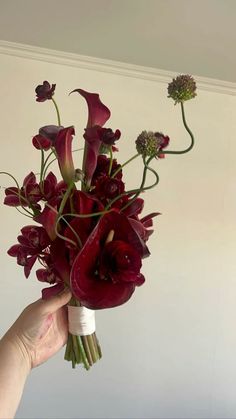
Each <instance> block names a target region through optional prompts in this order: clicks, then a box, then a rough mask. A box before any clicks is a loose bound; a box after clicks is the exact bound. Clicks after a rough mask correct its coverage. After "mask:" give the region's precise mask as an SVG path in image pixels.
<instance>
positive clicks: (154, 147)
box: [135, 131, 162, 157]
mask: <svg viewBox="0 0 236 419" xmlns="http://www.w3.org/2000/svg"><path fill="white" fill-rule="evenodd" d="M135 143H136V149H137V152H138V153H139V154H142V156H144V157H146V156H157V155H158V153H159V151H160V147H161V145H162V144H161V140H160V138H158V136H157V135H156V134H155V133H154V132H152V131H142V132H141V134H140V135H139V136H138V138H137V140H136V141H135Z"/></svg>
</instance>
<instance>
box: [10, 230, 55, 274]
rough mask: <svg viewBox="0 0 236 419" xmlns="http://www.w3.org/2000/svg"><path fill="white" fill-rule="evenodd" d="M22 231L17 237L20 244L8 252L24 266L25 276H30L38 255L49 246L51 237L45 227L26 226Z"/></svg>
mask: <svg viewBox="0 0 236 419" xmlns="http://www.w3.org/2000/svg"><path fill="white" fill-rule="evenodd" d="M21 233H22V234H21V235H20V236H18V237H17V240H18V242H19V244H15V245H13V246H12V247H11V248H10V249H9V250H8V252H7V253H8V254H9V255H10V256H13V257H16V258H17V263H18V265H21V266H24V272H25V276H26V278H28V276H29V274H30V271H31V269H32V267H33V265H34V263H35V261H36V260H37V258H38V256H40V254H42V252H43V250H44V249H46V248H47V247H48V246H49V244H50V239H49V237H48V235H47V233H46V231H45V230H44V228H43V227H38V226H33V225H29V226H25V227H23V228H22V229H21Z"/></svg>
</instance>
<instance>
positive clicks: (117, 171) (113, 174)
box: [111, 153, 140, 178]
mask: <svg viewBox="0 0 236 419" xmlns="http://www.w3.org/2000/svg"><path fill="white" fill-rule="evenodd" d="M138 156H140V154H139V153H137V154H135V155H134V156H132V157H131V158H130V159H129V160H127V161H126V162H124V163H123V164H121V165H120V167H118V169H116V170H115V172H114V173H112V176H111V177H112V178H113V177H115V176H116V175H117V173H119V171H120V170H122V169H123V167H124V166H126V165H127V164H128V163H130V162H131V161H132V160H134V159H136V157H138Z"/></svg>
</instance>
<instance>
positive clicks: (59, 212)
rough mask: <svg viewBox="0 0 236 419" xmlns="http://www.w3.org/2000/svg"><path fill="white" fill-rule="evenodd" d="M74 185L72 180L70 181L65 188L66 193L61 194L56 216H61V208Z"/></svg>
mask: <svg viewBox="0 0 236 419" xmlns="http://www.w3.org/2000/svg"><path fill="white" fill-rule="evenodd" d="M74 186H75V184H74V182H70V183H69V185H68V188H67V190H66V193H65V195H64V196H63V199H62V201H61V204H60V207H59V211H58V216H59V217H60V216H61V214H62V211H63V209H64V207H65V205H66V201H67V199H68V198H69V196H70V193H71V191H72V189H73V188H74Z"/></svg>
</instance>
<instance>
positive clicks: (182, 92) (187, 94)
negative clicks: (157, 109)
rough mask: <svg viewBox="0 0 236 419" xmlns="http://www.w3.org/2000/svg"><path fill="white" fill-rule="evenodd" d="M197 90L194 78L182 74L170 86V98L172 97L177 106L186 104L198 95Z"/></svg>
mask: <svg viewBox="0 0 236 419" xmlns="http://www.w3.org/2000/svg"><path fill="white" fill-rule="evenodd" d="M196 88H197V86H196V82H195V80H194V78H193V77H192V76H189V75H188V74H181V75H180V76H177V77H176V78H175V79H173V80H172V82H171V83H169V84H168V97H171V98H172V99H173V100H174V101H175V104H176V103H180V102H185V101H186V100H190V99H193V98H194V97H195V96H196V95H197V94H196Z"/></svg>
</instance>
